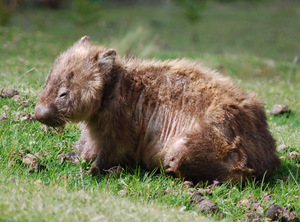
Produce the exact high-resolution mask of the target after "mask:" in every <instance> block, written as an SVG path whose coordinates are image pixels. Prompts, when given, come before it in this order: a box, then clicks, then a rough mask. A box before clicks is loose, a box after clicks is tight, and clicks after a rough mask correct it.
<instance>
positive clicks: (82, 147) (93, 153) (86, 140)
mask: <svg viewBox="0 0 300 222" xmlns="http://www.w3.org/2000/svg"><path fill="white" fill-rule="evenodd" d="M81 128H82V127H81ZM74 147H75V148H76V152H77V153H78V156H79V157H80V158H81V159H83V160H85V161H86V162H90V161H93V160H95V159H96V157H97V152H98V151H97V147H96V145H95V143H94V142H93V141H92V140H91V138H90V136H89V132H88V131H87V130H86V129H83V130H82V132H81V136H80V138H79V140H78V141H77V142H76V143H75V145H74Z"/></svg>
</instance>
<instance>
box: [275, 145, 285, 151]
mask: <svg viewBox="0 0 300 222" xmlns="http://www.w3.org/2000/svg"><path fill="white" fill-rule="evenodd" d="M287 148H288V146H287V145H285V144H281V145H279V146H278V147H277V148H276V150H277V152H283V151H285V150H286V149H287Z"/></svg>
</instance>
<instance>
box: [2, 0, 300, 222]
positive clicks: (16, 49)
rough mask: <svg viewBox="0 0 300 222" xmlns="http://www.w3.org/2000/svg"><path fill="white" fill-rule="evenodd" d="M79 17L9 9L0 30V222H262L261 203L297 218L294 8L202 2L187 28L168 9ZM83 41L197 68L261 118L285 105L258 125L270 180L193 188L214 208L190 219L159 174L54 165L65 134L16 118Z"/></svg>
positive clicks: (185, 199) (298, 23) (181, 196)
mask: <svg viewBox="0 0 300 222" xmlns="http://www.w3.org/2000/svg"><path fill="white" fill-rule="evenodd" d="M87 9H88V10H89V11H90V13H88V15H85V14H84V13H81V14H78V15H77V16H75V14H74V10H73V11H72V10H69V9H60V10H50V9H45V8H27V9H18V10H17V11H16V12H15V13H14V14H13V16H12V18H11V22H10V24H9V25H7V26H0V49H1V53H0V61H1V62H0V89H2V88H10V89H16V90H18V91H19V94H20V98H16V99H14V100H13V99H12V98H0V117H1V118H0V158H1V161H0V169H1V170H0V178H1V179H0V221H193V220H196V221H197V220H199V221H211V220H212V221H214V220H224V221H245V220H246V219H247V218H248V219H249V211H250V212H253V213H254V214H255V216H254V217H256V218H258V217H259V218H260V219H261V220H263V221H268V219H266V218H265V214H266V210H267V208H268V207H269V206H271V205H272V204H277V205H279V206H282V207H286V208H288V209H289V210H294V211H295V212H298V213H300V197H299V195H300V188H299V185H300V176H299V171H300V170H299V167H300V165H299V161H300V158H299V157H298V158H288V156H289V155H288V154H289V153H290V152H292V151H296V152H298V153H300V64H299V59H300V58H299V59H298V57H297V56H300V41H299V39H300V4H299V3H297V2H293V1H291V2H288V1H255V2H254V3H253V2H251V3H247V2H245V1H242V2H239V1H235V2H233V3H220V2H214V1H212V2H210V3H208V4H207V5H206V8H205V9H204V10H203V12H202V13H201V15H202V16H201V19H200V20H199V21H195V22H194V23H191V22H189V21H188V20H187V18H186V16H185V14H184V12H183V10H182V9H181V8H179V7H176V6H175V5H173V4H172V3H168V4H162V5H159V6H158V5H157V6H155V5H154V6H141V5H130V6H126V5H123V6H120V5H119V6H114V5H105V4H103V5H100V6H99V5H97V7H96V6H95V7H89V8H87ZM84 35H89V36H90V37H91V39H92V40H93V41H94V42H96V43H98V44H104V45H106V46H109V47H112V48H116V49H117V50H118V52H119V54H121V55H128V56H138V57H142V58H156V59H162V60H163V59H173V58H183V57H187V58H190V59H194V60H197V61H200V62H202V63H203V64H204V65H206V66H208V67H211V68H213V69H217V70H219V71H221V72H222V73H223V74H224V75H228V76H231V77H232V78H233V80H234V81H235V82H236V84H238V85H239V86H240V87H241V88H243V89H244V90H246V91H249V92H256V93H257V94H258V96H259V98H260V99H261V100H262V101H264V103H265V108H266V110H270V109H271V107H272V106H273V105H274V104H287V105H288V106H289V108H290V110H291V112H290V113H288V114H283V115H279V116H274V115H271V114H267V117H268V123H269V127H270V131H271V132H272V134H273V136H274V137H275V139H276V140H277V145H278V146H279V145H282V144H284V145H285V146H286V148H285V149H284V150H282V151H280V152H279V153H278V155H279V156H280V157H281V167H280V169H279V170H278V171H277V172H276V174H275V175H274V177H272V178H269V179H266V180H263V181H247V182H246V183H245V184H233V183H231V182H227V183H222V184H221V183H219V184H215V185H210V184H207V183H201V184H198V185H197V188H201V189H206V190H208V191H209V192H204V196H205V197H206V198H208V199H210V200H212V201H213V202H215V203H216V204H217V206H218V207H219V212H218V213H216V214H212V213H204V214H201V213H200V212H199V210H197V208H196V207H195V204H193V203H191V202H190V201H189V198H190V196H191V193H192V192H193V191H194V189H182V188H181V186H182V183H183V181H182V180H179V179H176V178H173V177H170V176H167V175H165V174H164V173H163V172H159V170H158V171H154V172H147V171H145V170H144V169H141V167H139V166H136V168H128V169H125V171H124V172H122V173H121V174H117V175H113V174H111V175H101V176H98V177H92V176H91V175H89V174H87V170H88V168H89V167H90V166H91V163H85V162H81V163H80V164H77V165H76V164H73V163H72V162H71V161H68V160H65V161H62V160H61V159H57V157H58V155H60V154H64V153H66V152H69V151H72V150H73V148H72V144H73V143H74V142H75V141H76V140H77V139H78V138H79V133H80V132H79V130H78V128H77V126H75V125H72V124H67V125H66V127H65V128H64V129H51V128H46V127H44V126H43V125H42V124H41V123H39V122H37V121H30V118H29V119H28V116H26V115H25V114H28V113H29V114H33V111H34V107H35V103H36V101H37V96H38V94H39V92H41V90H42V87H43V84H44V83H45V78H46V75H47V73H48V72H49V70H50V69H51V66H52V63H53V61H54V59H55V57H56V56H57V55H58V54H59V53H60V52H62V51H63V50H65V49H66V48H67V47H68V46H70V45H71V44H72V43H73V42H75V41H77V40H78V39H79V38H81V37H82V36H84ZM28 100H30V101H31V102H30V101H29V102H28V104H25V105H24V104H21V102H22V101H28ZM28 152H29V153H30V154H36V153H38V152H39V153H38V154H36V155H38V161H39V163H41V165H40V167H37V168H36V169H35V170H33V172H29V167H28V166H27V165H26V164H24V163H22V158H23V157H24V156H25V155H27V153H28ZM43 166H44V167H45V168H44V167H43ZM81 169H83V171H81ZM247 215H248V217H247ZM249 220H250V221H251V219H249Z"/></svg>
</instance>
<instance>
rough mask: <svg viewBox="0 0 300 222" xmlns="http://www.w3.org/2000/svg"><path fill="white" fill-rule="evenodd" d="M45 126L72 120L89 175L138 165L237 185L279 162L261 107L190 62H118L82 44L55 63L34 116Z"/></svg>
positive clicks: (111, 52) (224, 79)
mask: <svg viewBox="0 0 300 222" xmlns="http://www.w3.org/2000/svg"><path fill="white" fill-rule="evenodd" d="M35 116H36V118H37V119H38V120H39V121H40V122H42V123H45V124H47V125H51V126H58V125H62V124H64V123H66V122H67V121H73V122H80V127H81V129H82V133H81V137H80V139H79V141H78V142H77V143H76V147H77V150H78V152H79V155H80V157H81V158H83V159H86V160H87V161H89V160H92V159H96V160H95V163H94V165H93V166H92V169H93V172H95V171H97V170H104V169H109V168H111V167H113V166H116V165H134V164H136V163H140V164H142V165H144V166H145V167H146V168H147V169H149V170H151V169H153V168H156V167H162V168H163V169H164V170H165V171H166V172H167V173H172V174H174V175H176V176H178V177H181V178H186V179H192V180H213V179H218V180H228V179H233V180H235V181H239V180H240V179H241V177H248V178H250V177H262V176H263V175H264V174H265V173H266V175H271V174H272V173H273V172H274V170H275V169H276V168H277V167H278V165H279V159H278V157H277V156H276V155H275V140H274V139H273V137H272V136H271V134H270V132H269V131H268V125H267V122H266V116H265V112H264V109H263V105H262V103H261V102H260V101H258V100H257V99H256V98H255V96H254V95H251V94H247V93H245V92H244V91H242V90H241V89H239V88H237V87H236V86H235V85H234V84H233V82H232V81H231V80H230V79H229V78H228V77H224V76H222V75H221V74H219V73H217V72H215V71H212V70H210V69H207V68H205V67H203V66H202V65H200V64H198V63H196V62H192V61H189V60H185V59H182V60H170V61H155V60H139V59H126V58H120V57H119V56H117V54H116V51H115V50H113V49H106V48H105V47H103V46H97V45H94V44H92V43H91V42H90V41H89V38H88V37H83V38H82V39H81V40H79V41H78V42H76V43H75V44H74V45H73V46H72V47H71V48H69V49H68V50H67V51H65V52H64V53H62V54H61V55H59V56H58V58H57V59H56V60H55V63H54V65H53V67H52V69H51V71H50V73H49V75H48V77H47V81H46V84H45V87H44V90H43V92H42V93H41V95H40V98H39V102H38V104H37V106H36V109H35Z"/></svg>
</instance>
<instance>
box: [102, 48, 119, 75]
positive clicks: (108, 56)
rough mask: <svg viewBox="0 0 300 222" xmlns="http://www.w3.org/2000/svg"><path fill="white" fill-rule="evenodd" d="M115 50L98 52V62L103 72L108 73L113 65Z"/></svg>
mask: <svg viewBox="0 0 300 222" xmlns="http://www.w3.org/2000/svg"><path fill="white" fill-rule="evenodd" d="M116 56H117V53H116V50H114V49H108V50H106V51H104V52H101V53H99V54H98V64H99V67H100V69H101V71H102V72H103V73H108V72H110V71H111V70H112V68H113V67H114V65H115V58H116Z"/></svg>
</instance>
